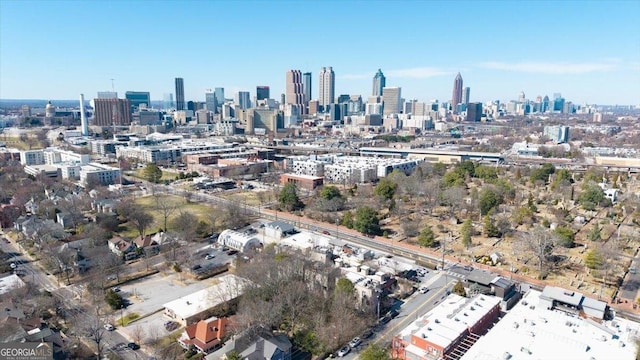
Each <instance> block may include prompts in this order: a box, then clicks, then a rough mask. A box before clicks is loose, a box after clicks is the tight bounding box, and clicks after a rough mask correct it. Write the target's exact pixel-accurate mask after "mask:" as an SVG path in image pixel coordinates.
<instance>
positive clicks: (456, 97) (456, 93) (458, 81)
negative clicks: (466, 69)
mask: <svg viewBox="0 0 640 360" xmlns="http://www.w3.org/2000/svg"><path fill="white" fill-rule="evenodd" d="M461 102H462V76H461V75H460V73H458V75H456V78H455V79H454V80H453V94H452V95H451V107H452V108H453V112H454V113H457V112H458V111H457V108H458V104H460V103H461Z"/></svg>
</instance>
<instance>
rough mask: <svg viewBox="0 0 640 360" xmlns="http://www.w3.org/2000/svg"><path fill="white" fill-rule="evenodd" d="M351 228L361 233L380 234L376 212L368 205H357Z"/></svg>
mask: <svg viewBox="0 0 640 360" xmlns="http://www.w3.org/2000/svg"><path fill="white" fill-rule="evenodd" d="M353 228H354V229H356V230H358V231H360V232H361V233H363V234H369V235H380V234H381V233H382V232H381V231H380V221H379V220H378V213H377V212H376V211H375V210H374V209H373V208H371V207H369V206H363V207H359V208H358V210H356V216H355V219H354V221H353Z"/></svg>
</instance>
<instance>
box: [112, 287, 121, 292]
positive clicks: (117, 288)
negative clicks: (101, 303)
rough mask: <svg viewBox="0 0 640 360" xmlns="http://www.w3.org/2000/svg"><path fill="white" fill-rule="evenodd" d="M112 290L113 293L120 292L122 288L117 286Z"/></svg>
mask: <svg viewBox="0 0 640 360" xmlns="http://www.w3.org/2000/svg"><path fill="white" fill-rule="evenodd" d="M111 290H113V292H120V288H119V287H117V286H114V287H112V288H111Z"/></svg>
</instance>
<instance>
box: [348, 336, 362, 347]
mask: <svg viewBox="0 0 640 360" xmlns="http://www.w3.org/2000/svg"><path fill="white" fill-rule="evenodd" d="M360 344H362V340H360V338H359V337H355V338H353V340H351V342H350V343H349V347H350V348H352V349H355V348H356V347H358V345H360Z"/></svg>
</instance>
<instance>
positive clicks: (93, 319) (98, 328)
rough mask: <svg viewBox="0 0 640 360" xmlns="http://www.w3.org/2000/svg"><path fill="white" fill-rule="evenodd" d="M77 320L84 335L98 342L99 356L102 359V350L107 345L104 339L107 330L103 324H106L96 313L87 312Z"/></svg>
mask: <svg viewBox="0 0 640 360" xmlns="http://www.w3.org/2000/svg"><path fill="white" fill-rule="evenodd" d="M77 320H78V324H79V325H80V328H81V331H82V332H83V333H84V335H86V336H87V337H88V338H89V339H91V340H92V341H93V342H94V343H95V344H96V347H97V350H98V357H97V358H98V359H102V350H103V348H104V345H105V343H104V341H103V340H104V335H105V331H106V330H105V328H104V326H103V325H104V324H103V323H102V321H101V320H100V318H99V317H98V316H96V315H95V314H87V315H86V316H85V317H84V318H82V319H77Z"/></svg>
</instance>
